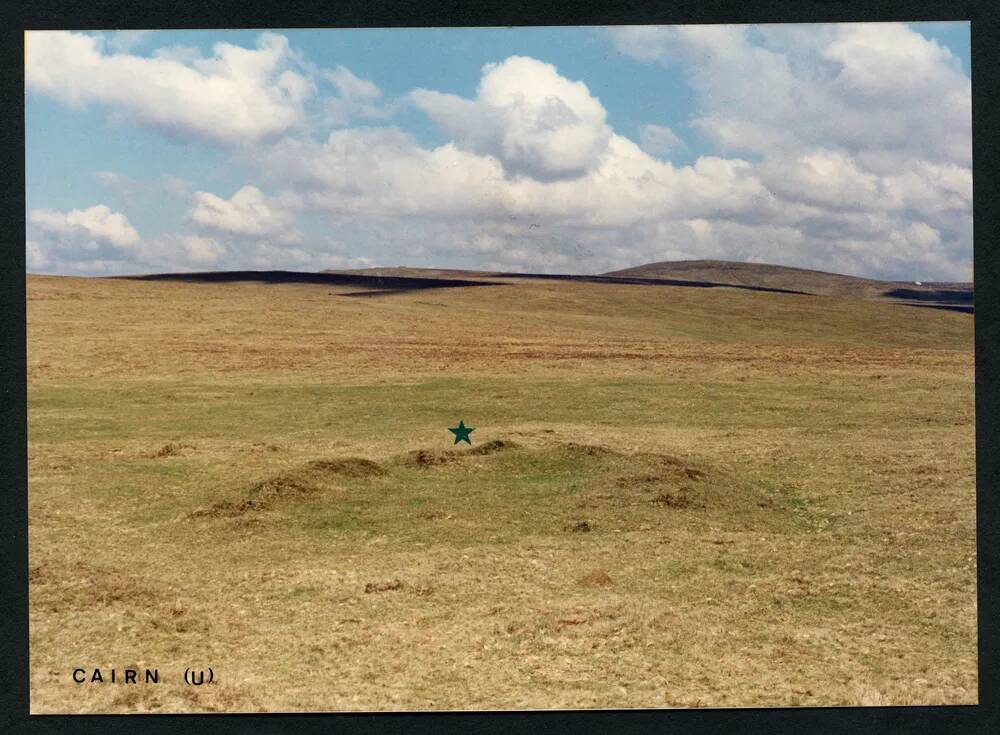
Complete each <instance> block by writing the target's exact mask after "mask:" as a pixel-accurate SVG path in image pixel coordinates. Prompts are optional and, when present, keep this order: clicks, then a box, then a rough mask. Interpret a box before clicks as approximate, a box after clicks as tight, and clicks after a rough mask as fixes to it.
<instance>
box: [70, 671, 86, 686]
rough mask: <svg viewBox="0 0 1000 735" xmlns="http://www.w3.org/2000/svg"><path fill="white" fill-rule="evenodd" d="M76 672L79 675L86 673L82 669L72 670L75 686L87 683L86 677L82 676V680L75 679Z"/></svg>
mask: <svg viewBox="0 0 1000 735" xmlns="http://www.w3.org/2000/svg"><path fill="white" fill-rule="evenodd" d="M77 672H79V673H80V674H85V673H86V672H85V671H84V670H83V669H73V681H75V682H76V683H77V684H83V682H85V681H87V677H86V676H84V678H82V679H77V678H76V675H77Z"/></svg>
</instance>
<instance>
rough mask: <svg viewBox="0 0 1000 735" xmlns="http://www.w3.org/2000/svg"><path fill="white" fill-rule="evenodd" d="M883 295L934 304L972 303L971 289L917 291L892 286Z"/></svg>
mask: <svg viewBox="0 0 1000 735" xmlns="http://www.w3.org/2000/svg"><path fill="white" fill-rule="evenodd" d="M883 296H888V297H889V298H893V299H906V300H907V301H931V302H933V303H936V304H971V303H973V299H974V296H973V292H972V289H971V288H969V289H968V290H964V289H963V290H957V289H954V290H953V289H948V290H944V289H942V290H939V291H918V290H916V289H912V288H894V289H892V290H890V291H886V292H885V293H884V294H883Z"/></svg>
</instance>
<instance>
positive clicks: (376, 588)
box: [365, 579, 403, 595]
mask: <svg viewBox="0 0 1000 735" xmlns="http://www.w3.org/2000/svg"><path fill="white" fill-rule="evenodd" d="M401 589H403V583H402V582H400V581H399V580H398V579H394V580H392V581H391V582H369V583H368V584H366V585H365V594H366V595H370V594H372V593H373V592H395V591H396V590H401Z"/></svg>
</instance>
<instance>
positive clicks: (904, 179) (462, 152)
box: [26, 24, 972, 280]
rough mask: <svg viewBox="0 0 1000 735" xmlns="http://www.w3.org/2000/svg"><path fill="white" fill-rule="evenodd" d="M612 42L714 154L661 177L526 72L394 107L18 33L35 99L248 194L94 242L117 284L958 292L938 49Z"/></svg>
mask: <svg viewBox="0 0 1000 735" xmlns="http://www.w3.org/2000/svg"><path fill="white" fill-rule="evenodd" d="M607 38H608V43H610V44H613V46H614V47H615V48H616V49H617V50H618V51H619V52H620V53H622V54H625V55H627V56H629V57H631V58H632V59H634V61H635V63H637V64H649V65H662V66H663V67H664V73H668V71H669V72H672V73H682V74H683V75H684V78H685V79H686V80H687V83H688V84H689V85H690V87H691V88H692V90H693V91H694V92H695V94H696V104H695V106H694V109H695V110H697V112H696V113H694V114H693V115H692V117H691V119H690V120H689V121H688V127H689V128H690V129H691V130H692V131H694V134H695V135H697V136H698V137H699V138H700V139H701V141H703V142H705V143H707V145H708V146H709V149H710V150H712V151H713V154H712V155H702V156H700V157H699V158H697V159H696V160H694V161H693V162H692V163H690V164H687V165H676V164H674V163H672V162H671V160H670V157H671V155H672V154H673V153H674V152H675V151H678V150H681V149H684V148H686V147H687V142H686V141H684V140H682V138H681V137H680V136H678V135H677V133H676V132H675V131H674V130H671V129H670V128H668V127H665V126H663V125H661V124H659V123H658V122H657V121H654V120H650V121H649V122H648V123H646V124H644V125H642V126H641V127H640V135H639V140H638V141H633V140H632V139H630V138H629V137H627V136H626V135H624V134H623V133H622V132H620V131H615V130H614V129H613V128H612V126H611V125H610V124H609V122H608V113H607V111H606V109H605V108H604V106H603V104H602V103H601V101H600V100H599V99H597V97H595V96H594V94H593V93H592V92H591V91H590V89H589V88H588V86H587V85H586V82H585V80H580V79H571V78H568V77H567V76H565V75H563V74H562V73H560V71H559V69H557V68H556V67H555V66H553V65H552V64H549V63H546V62H545V61H544V60H540V59H534V58H529V57H525V56H511V57H508V58H506V59H502V60H497V61H496V62H494V63H490V64H487V65H486V66H484V67H483V68H482V70H481V76H480V81H479V85H478V88H477V90H476V92H475V94H474V96H472V97H462V96H459V95H456V94H453V93H449V92H445V91H440V90H432V89H425V88H416V89H413V90H412V91H410V92H409V93H408V94H406V95H404V96H403V97H401V98H399V99H395V100H386V99H385V98H384V95H383V93H382V91H381V89H380V88H379V87H378V86H377V85H376V84H375V82H373V81H371V80H368V79H365V78H363V77H362V76H360V75H358V74H355V73H354V72H353V71H351V70H350V69H347V68H346V67H343V66H338V67H336V68H335V69H332V70H316V69H314V68H313V67H311V66H310V65H309V64H308V63H306V62H305V61H304V60H302V59H300V58H299V56H298V54H296V53H295V52H294V51H293V50H292V49H291V48H290V46H289V44H288V42H287V40H286V39H284V38H283V37H282V36H280V35H277V34H263V35H262V36H261V37H260V39H259V40H258V43H257V46H256V48H255V49H243V48H239V47H235V46H231V45H228V44H216V46H215V47H214V56H213V57H211V58H201V57H200V56H198V55H197V54H196V53H195V54H192V53H191V52H190V51H182V50H178V49H176V48H175V49H172V50H167V51H163V50H161V51H160V52H154V55H153V56H152V57H138V56H131V55H129V54H128V53H124V52H118V53H108V52H107V51H106V50H104V49H103V47H102V44H101V42H100V40H99V39H96V38H94V37H90V36H83V35H81V34H55V33H51V34H50V33H33V34H30V40H29V44H28V49H29V56H28V59H29V64H28V74H27V80H26V83H27V86H28V90H29V92H33V93H37V94H41V95H46V96H48V97H51V98H53V99H57V100H59V101H61V102H63V103H65V104H68V105H80V104H90V103H95V104H99V105H101V106H102V107H104V108H106V109H107V110H108V112H109V114H110V115H111V116H112V117H116V118H123V119H127V120H129V121H131V122H134V123H135V124H138V125H143V126H147V127H150V128H152V129H155V130H160V131H163V132H165V133H167V134H168V135H171V136H184V135H186V136H190V137H196V138H199V139H202V140H205V141H209V142H212V143H214V144H217V145H220V146H223V147H225V148H226V149H227V150H229V151H231V155H232V156H233V159H234V160H235V161H238V162H239V163H240V164H241V165H245V166H248V167H249V170H251V171H256V172H257V176H256V180H254V181H253V182H247V184H246V185H245V186H243V187H242V188H240V189H239V190H238V191H236V192H235V193H232V194H231V195H230V196H229V198H226V196H225V195H224V193H212V192H208V191H197V192H195V193H194V194H193V195H191V196H192V201H191V207H190V210H189V212H188V215H187V218H186V222H187V227H188V228H190V229H189V231H188V232H178V233H177V234H176V235H174V236H172V237H160V238H159V239H158V240H157V239H155V238H154V239H153V240H151V241H150V242H151V243H154V240H155V243H154V244H151V245H149V246H148V247H146V248H145V250H144V249H143V247H135V241H133V242H132V244H131V246H129V245H128V244H126V243H125V241H124V240H122V239H121V238H122V237H125V238H126V239H128V238H131V237H133V236H134V238H136V239H138V235H137V234H136V233H135V231H134V230H132V233H133V235H122V234H121V233H120V232H119V233H118V234H117V235H116V237H118V242H117V244H116V243H115V242H114V241H112V240H110V239H108V238H107V237H105V239H104V240H103V242H105V243H106V244H107V245H108V246H109V248H110V249H109V250H108V251H107V252H105V253H104V256H107V257H109V258H110V257H112V256H115V255H116V256H117V257H118V258H119V260H120V267H121V268H122V269H133V270H134V269H140V270H141V269H143V267H148V266H149V265H150V264H153V263H154V262H155V263H159V264H166V263H167V260H169V257H168V255H167V253H169V252H171V250H170V249H171V248H173V251H172V252H173V254H174V260H173V261H172V262H173V263H174V264H175V265H176V267H177V268H182V267H190V266H192V264H196V263H203V264H207V263H213V264H215V265H217V266H219V267H291V266H296V267H302V268H319V267H332V266H331V265H330V264H334V266H335V267H342V266H339V265H337V264H347V263H369V262H379V263H380V264H387V265H393V264H397V263H405V264H413V265H418V264H420V265H438V266H453V267H483V268H501V269H506V270H524V271H562V272H567V271H572V272H601V271H606V270H611V269H614V268H621V267H627V266H630V265H636V264H639V263H643V262H650V261H655V260H670V259H684V258H723V259H732V260H751V261H766V262H772V263H781V264H786V265H794V266H801V267H811V268H819V269H823V270H832V271H838V272H846V273H855V274H859V275H867V276H874V277H884V278H910V277H920V278H926V279H929V280H933V279H937V280H951V279H956V280H959V279H961V280H965V279H969V278H970V277H971V254H972V246H971V242H972V240H971V238H972V223H971V211H972V209H971V197H972V172H971V105H970V84H969V79H968V78H967V77H966V76H965V75H964V73H963V72H962V70H961V67H960V64H959V62H958V60H957V59H956V58H955V57H954V56H953V55H952V54H951V53H950V52H949V51H948V50H947V49H945V48H943V47H941V46H939V45H938V44H937V43H935V42H934V41H930V40H927V39H926V38H924V37H923V36H921V35H920V34H918V33H916V32H914V31H913V30H911V29H910V28H908V27H907V26H905V25H902V24H842V25H816V26H813V25H811V26H761V27H737V26H685V27H635V28H629V27H622V28H616V29H612V30H609V31H607ZM157 53H159V55H157ZM154 77H155V78H157V79H161V80H162V81H161V82H160V83H158V84H155V85H154V84H151V83H150V80H152V79H153V78H154ZM317 79H319V80H321V81H322V83H323V86H322V87H320V86H319V85H318V84H317V81H316V80H317ZM624 81H625V80H623V82H624ZM321 89H332V90H333V91H334V92H335V94H329V95H326V94H325V92H321V91H320V90H321ZM637 93H639V92H638V90H637ZM644 93H649V91H648V90H645V91H644ZM310 105H313V106H314V107H315V109H316V110H317V111H318V116H317V117H316V118H315V119H322V120H323V124H322V125H320V126H319V127H318V128H317V127H316V126H315V125H311V124H309V122H308V121H309V118H310V114H309V110H310V109H312V108H310ZM405 110H410V111H413V110H415V111H418V112H419V113H421V114H423V115H425V116H426V117H427V119H428V120H429V121H431V122H432V123H433V124H434V125H435V126H437V127H438V128H439V130H440V131H442V133H444V134H445V135H446V137H447V142H446V143H444V144H442V145H438V146H427V145H425V144H421V143H420V142H419V141H418V140H417V139H416V138H415V137H414V136H413V135H412V134H411V133H410V132H408V131H407V130H405V129H403V128H401V127H399V124H398V123H396V122H394V118H395V116H396V115H397V114H398V113H399V112H400V111H405ZM248 141H253V142H254V144H253V145H248V144H247V143H248ZM691 142H694V141H693V140H692V141H691ZM105 178H107V179H108V181H109V182H110V181H111V177H108V176H105ZM92 209H99V208H98V207H93V208H92ZM104 210H107V208H106V207H105V208H104ZM38 211H39V212H41V214H37V216H36V212H32V217H31V218H30V219H29V239H30V241H31V242H32V243H33V245H32V246H31V247H34V248H35V250H34V251H31V247H29V252H35V253H36V254H37V257H36V259H35V262H41V260H45V259H46V258H49V260H50V261H51V260H52V258H51V257H50V256H51V255H53V254H54V253H55V250H58V253H60V254H61V256H62V257H63V261H62V262H65V263H71V262H72V261H71V259H70V253H71V248H72V247H73V244H72V243H77V246H79V247H82V246H80V245H79V243H80V242H82V241H81V240H80V238H81V237H90V238H92V239H93V241H94V242H98V240H97V239H95V238H96V235H95V234H94V233H96V232H99V231H100V232H104V230H100V227H104V228H105V229H106V230H107V231H108V232H110V231H111V230H112V229H114V226H113V225H110V224H107V222H108V221H109V218H113V216H115V214H116V213H111V212H110V211H103V210H102V212H96V213H92V214H91V215H89V216H88V217H87V218H86V219H87V221H88V222H90V224H91V226H92V227H93V228H94V229H93V230H92V231H91V230H87V231H86V232H87V234H86V235H83V234H81V233H82V232H83V230H81V228H82V227H83V225H81V224H79V222H80V221H81V217H82V213H77V214H74V213H65V214H60V213H56V212H51V211H48V210H38ZM86 211H87V212H91V210H86ZM77 212H79V211H77ZM70 215H73V219H74V222H75V223H77V224H73V225H70V224H69V218H70ZM117 216H119V217H122V218H123V219H124V215H123V214H118V215H117ZM102 217H103V219H102ZM303 217H305V218H320V220H321V221H323V222H325V223H326V227H324V228H322V229H319V230H318V229H316V228H315V227H314V228H312V229H311V230H310V229H308V228H305V227H303V226H302V225H301V221H302V218H303ZM97 221H102V222H105V224H104V225H101V226H100V227H99V226H98V225H97V224H96V222H97ZM119 224H120V223H119ZM125 224H127V220H125ZM73 228H75V229H73ZM84 229H85V228H84ZM120 229H122V231H124V228H120ZM71 230H72V232H71ZM74 233H75V234H74ZM106 234H107V233H106ZM74 238H75V239H74ZM185 238H187V239H185ZM192 238H194V239H192ZM67 243H69V244H67ZM145 244H146V241H145V240H143V241H142V245H145ZM154 245H155V246H154ZM129 247H132V250H131V251H130V250H129ZM143 253H146V255H145V256H143V255H142V254H143ZM81 254H82V255H86V254H87V253H86V252H84V251H83V250H81ZM143 257H145V259H143ZM151 258H152V259H151ZM39 259H41V260H39ZM88 262H92V261H88ZM29 266H30V263H29Z"/></svg>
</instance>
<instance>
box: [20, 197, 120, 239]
mask: <svg viewBox="0 0 1000 735" xmlns="http://www.w3.org/2000/svg"><path fill="white" fill-rule="evenodd" d="M28 222H29V223H30V224H31V225H33V226H34V227H36V228H38V230H39V231H41V232H43V233H45V234H47V235H50V236H53V237H56V238H59V239H62V240H64V241H65V240H83V241H88V242H92V243H94V244H95V246H96V245H97V244H101V243H105V244H108V245H112V246H114V247H116V248H124V249H128V248H131V247H133V246H135V245H137V244H138V243H139V233H138V232H136V231H135V229H134V228H133V227H132V225H130V224H129V221H128V218H127V217H125V215H124V214H121V213H120V212H112V211H111V210H110V209H109V208H108V207H107V206H106V205H104V204H98V205H95V206H93V207H89V208H88V209H83V210H81V209H73V210H70V211H69V212H57V211H55V210H52V209H33V210H32V211H31V212H30V213H29V215H28ZM91 249H94V248H91Z"/></svg>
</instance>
